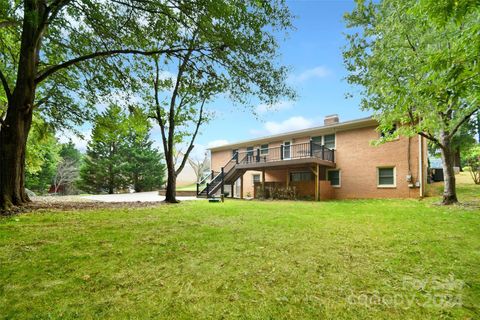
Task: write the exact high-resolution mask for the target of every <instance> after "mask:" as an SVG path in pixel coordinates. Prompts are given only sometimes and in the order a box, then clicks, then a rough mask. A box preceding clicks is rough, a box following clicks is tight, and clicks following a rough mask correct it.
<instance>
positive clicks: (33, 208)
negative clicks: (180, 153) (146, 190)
mask: <svg viewBox="0 0 480 320" xmlns="http://www.w3.org/2000/svg"><path fill="white" fill-rule="evenodd" d="M67 198H68V197H62V198H60V199H59V198H54V197H37V198H35V199H34V200H33V201H32V202H30V203H28V204H26V205H24V206H21V207H15V208H13V209H12V210H9V211H0V215H3V216H8V215H15V214H21V213H28V212H37V211H38V212H45V211H76V210H97V209H111V208H150V207H157V206H160V205H162V204H165V203H164V202H161V201H158V202H140V201H138V202H101V201H92V200H88V199H85V200H81V199H80V198H78V197H76V198H75V199H67Z"/></svg>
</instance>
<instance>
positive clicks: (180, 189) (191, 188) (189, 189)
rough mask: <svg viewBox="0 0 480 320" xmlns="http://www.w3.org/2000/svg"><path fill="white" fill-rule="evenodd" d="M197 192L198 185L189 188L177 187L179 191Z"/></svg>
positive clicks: (188, 186)
mask: <svg viewBox="0 0 480 320" xmlns="http://www.w3.org/2000/svg"><path fill="white" fill-rule="evenodd" d="M196 190H197V184H196V183H194V184H190V185H187V186H181V187H177V191H196Z"/></svg>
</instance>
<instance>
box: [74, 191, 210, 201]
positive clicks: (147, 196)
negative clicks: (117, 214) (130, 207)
mask: <svg viewBox="0 0 480 320" xmlns="http://www.w3.org/2000/svg"><path fill="white" fill-rule="evenodd" d="M81 198H84V199H88V200H94V201H102V202H156V201H163V200H165V196H159V195H158V191H151V192H138V193H122V194H98V195H91V196H81ZM177 199H178V200H180V201H185V200H201V199H199V198H197V197H177Z"/></svg>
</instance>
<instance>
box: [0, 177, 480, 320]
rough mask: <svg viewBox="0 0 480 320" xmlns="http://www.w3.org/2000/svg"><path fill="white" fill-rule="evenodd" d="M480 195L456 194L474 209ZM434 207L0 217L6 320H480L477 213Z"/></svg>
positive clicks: (172, 208) (189, 205)
mask: <svg viewBox="0 0 480 320" xmlns="http://www.w3.org/2000/svg"><path fill="white" fill-rule="evenodd" d="M479 188H480V186H473V185H462V186H460V188H459V189H460V195H461V196H462V197H463V199H464V200H478V194H479V190H480V189H479ZM435 202H438V198H430V199H426V200H423V201H418V200H355V201H331V202H319V203H314V202H290V201H279V202H269V201H264V202H261V201H234V200H229V201H226V202H225V203H223V204H221V203H220V204H212V203H208V202H206V201H197V202H184V203H182V204H180V205H162V206H159V207H154V208H135V209H132V208H130V209H129V208H124V209H115V210H111V209H110V210H109V209H101V210H84V211H71V212H37V213H30V214H24V215H18V216H12V217H7V218H2V219H1V220H0V270H1V272H0V317H2V318H9V319H12V318H17V319H23V318H42V319H43V318H65V319H69V318H140V319H143V318H165V319H167V318H168V319H171V318H180V319H191V318H197V319H207V318H245V319H246V318H249V319H250V318H251V319H283V318H285V319H286V318H290V319H305V318H315V319H339V318H341V319H367V318H368V319H417V318H422V319H443V318H457V319H478V318H480V309H479V306H480V268H479V263H480V210H479V209H478V207H477V208H475V207H473V206H454V207H442V206H438V205H435V204H434V203H435ZM448 298H450V299H453V300H450V301H451V302H452V303H451V304H448V303H445V301H446V299H448ZM432 299H434V300H432ZM435 299H436V300H435Z"/></svg>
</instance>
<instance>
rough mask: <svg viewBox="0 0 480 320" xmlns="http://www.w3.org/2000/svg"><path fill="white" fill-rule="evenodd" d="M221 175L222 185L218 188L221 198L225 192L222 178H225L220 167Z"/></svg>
mask: <svg viewBox="0 0 480 320" xmlns="http://www.w3.org/2000/svg"><path fill="white" fill-rule="evenodd" d="M221 173H222V182H221V183H222V185H221V186H220V188H221V189H220V193H221V194H222V196H223V195H224V194H225V190H224V182H225V181H224V176H225V173H224V171H223V167H222V169H221Z"/></svg>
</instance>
